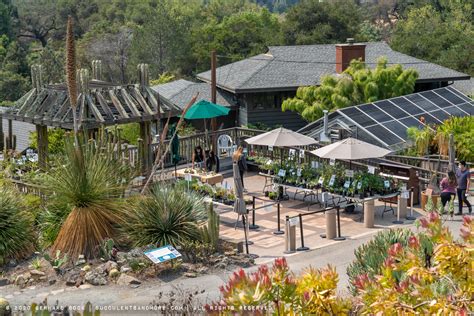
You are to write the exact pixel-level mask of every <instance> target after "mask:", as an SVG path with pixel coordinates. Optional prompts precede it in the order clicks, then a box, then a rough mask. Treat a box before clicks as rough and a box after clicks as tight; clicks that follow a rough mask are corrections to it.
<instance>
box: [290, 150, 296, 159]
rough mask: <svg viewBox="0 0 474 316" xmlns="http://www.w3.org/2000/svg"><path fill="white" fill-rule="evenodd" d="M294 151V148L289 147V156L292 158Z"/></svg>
mask: <svg viewBox="0 0 474 316" xmlns="http://www.w3.org/2000/svg"><path fill="white" fill-rule="evenodd" d="M295 153H296V151H295V150H294V149H290V152H289V154H290V157H291V158H293V157H294V156H295Z"/></svg>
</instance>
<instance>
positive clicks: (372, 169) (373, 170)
mask: <svg viewBox="0 0 474 316" xmlns="http://www.w3.org/2000/svg"><path fill="white" fill-rule="evenodd" d="M367 172H368V173H371V174H375V167H374V166H367Z"/></svg>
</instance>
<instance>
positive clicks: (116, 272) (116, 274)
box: [109, 268, 120, 279]
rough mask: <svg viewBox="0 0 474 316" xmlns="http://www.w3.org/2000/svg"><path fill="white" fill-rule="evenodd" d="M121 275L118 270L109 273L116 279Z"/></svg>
mask: <svg viewBox="0 0 474 316" xmlns="http://www.w3.org/2000/svg"><path fill="white" fill-rule="evenodd" d="M119 275H120V271H119V270H118V269H115V268H114V269H112V270H110V271H109V277H110V278H113V279H115V278H116V277H118V276H119Z"/></svg>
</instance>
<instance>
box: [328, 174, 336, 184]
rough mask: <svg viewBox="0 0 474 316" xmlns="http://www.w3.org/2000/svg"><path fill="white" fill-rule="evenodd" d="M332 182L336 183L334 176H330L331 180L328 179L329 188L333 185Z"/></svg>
mask: <svg viewBox="0 0 474 316" xmlns="http://www.w3.org/2000/svg"><path fill="white" fill-rule="evenodd" d="M334 182H336V175H335V174H333V175H332V176H331V179H329V186H330V187H332V186H333V185H334Z"/></svg>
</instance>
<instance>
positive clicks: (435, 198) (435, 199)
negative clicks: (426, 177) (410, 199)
mask: <svg viewBox="0 0 474 316" xmlns="http://www.w3.org/2000/svg"><path fill="white" fill-rule="evenodd" d="M439 198H440V197H439V195H438V194H432V195H431V199H432V200H433V204H434V205H438V199H439ZM427 201H428V195H426V193H425V191H421V209H422V210H423V211H426V210H425V206H426V202H427Z"/></svg>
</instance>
